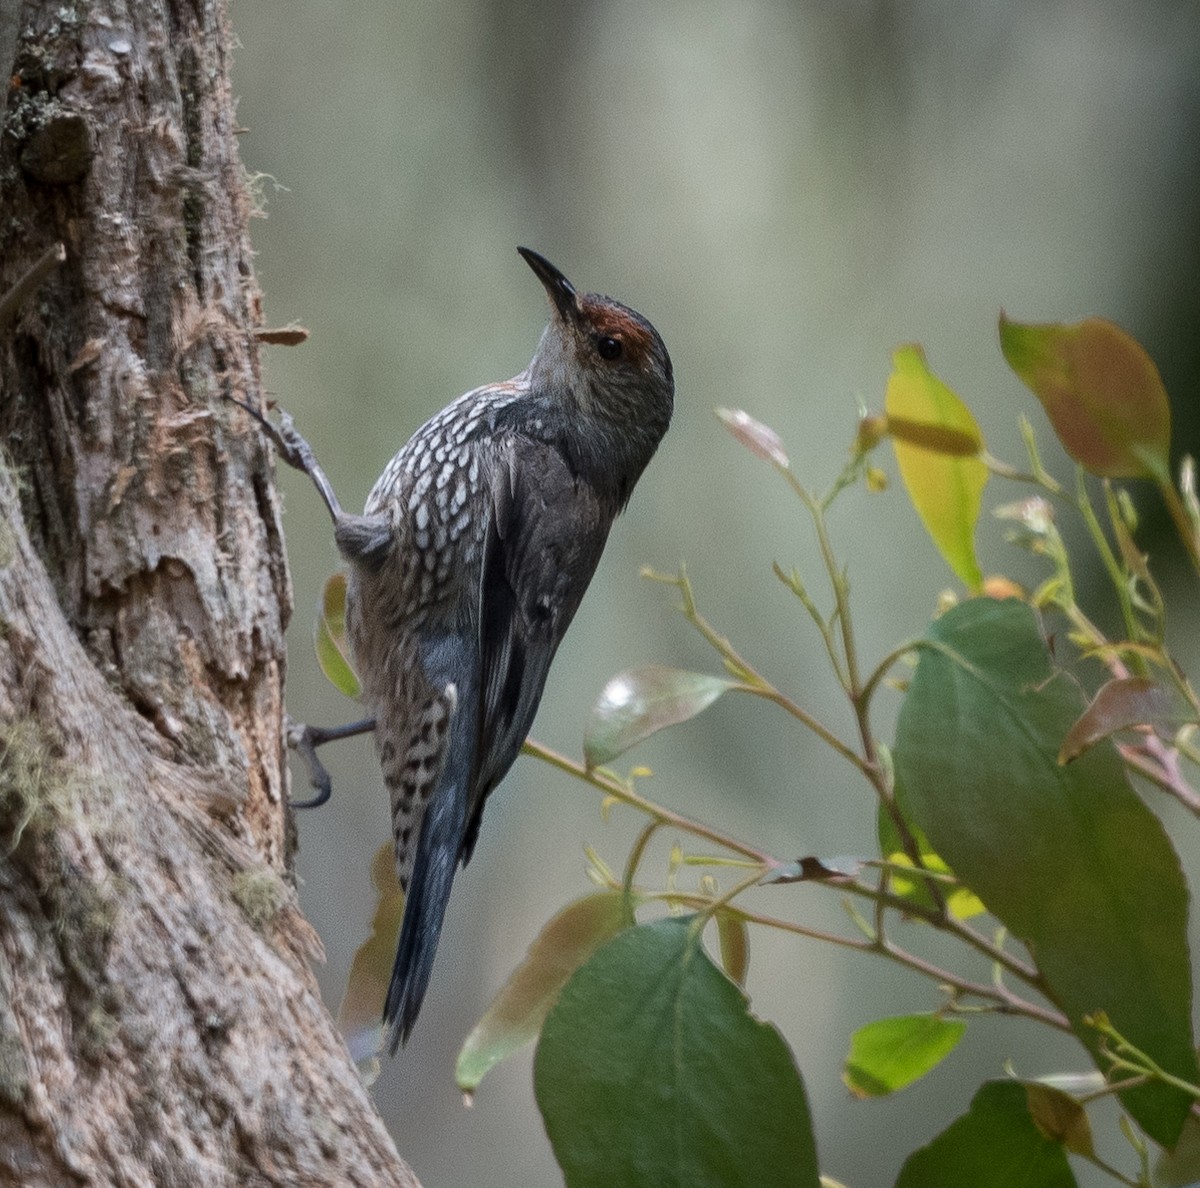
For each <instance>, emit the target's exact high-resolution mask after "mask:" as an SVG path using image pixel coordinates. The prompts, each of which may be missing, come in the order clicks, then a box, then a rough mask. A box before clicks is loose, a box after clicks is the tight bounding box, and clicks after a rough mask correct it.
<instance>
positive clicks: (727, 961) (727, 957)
mask: <svg viewBox="0 0 1200 1188" xmlns="http://www.w3.org/2000/svg"><path fill="white" fill-rule="evenodd" d="M716 916H717V940H718V942H719V944H720V946H721V964H722V965H723V966H724V967H725V972H726V973H727V974H728V975H729V976H730V977H731V978H732V979H733V980H734V981H735V982H737V984H738V985H739V986H741V987H743V988H745V985H746V971H747V970H748V969H749V968H750V930H749V928H747V927H746V918H745V917H744V916H740V915H738V914H737V913H736V912H731V911H729V909H728V908H721V909H720V911H718V912H717V914H716Z"/></svg>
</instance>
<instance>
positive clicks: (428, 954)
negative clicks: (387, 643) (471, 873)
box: [383, 685, 473, 1055]
mask: <svg viewBox="0 0 1200 1188" xmlns="http://www.w3.org/2000/svg"><path fill="white" fill-rule="evenodd" d="M444 698H445V700H446V701H448V703H449V708H450V717H451V721H450V729H449V738H448V740H447V746H446V753H445V759H444V762H443V763H442V764H441V770H440V773H439V774H438V775H437V778H436V781H435V783H434V786H433V789H432V792H431V793H430V794H429V796H428V806H427V807H426V809H425V812H424V814H423V815H422V817H421V821H420V827H419V832H418V836H417V848H416V855H415V858H414V860H413V865H412V871H411V875H410V877H409V878H408V880H407V887H406V890H405V902H404V920H403V922H402V924H401V926H400V944H399V947H398V949H397V951H396V961H395V964H394V965H393V966H392V977H391V982H390V983H389V985H388V993H387V1001H386V1004H385V1006H384V1011H383V1021H384V1025H385V1026H386V1027H387V1028H388V1032H389V1034H388V1049H389V1051H390V1052H391V1053H392V1054H393V1055H395V1053H396V1049H397V1048H399V1046H400V1045H401V1044H403V1043H404V1042H405V1041H406V1040H407V1039H408V1036H409V1033H410V1032H411V1031H412V1028H413V1024H414V1023H415V1022H416V1021H417V1015H418V1014H419V1013H420V1010H421V1003H422V1001H423V1000H424V998H425V991H426V990H427V989H428V988H429V978H430V975H431V973H432V972H433V959H434V955H435V954H436V953H437V947H438V939H439V938H440V936H441V933H442V920H443V918H444V917H445V914H446V905H447V904H448V903H449V902H450V888H451V886H452V885H453V883H454V875H455V873H456V871H457V868H458V862H459V856H460V854H461V851H462V841H463V835H464V832H465V830H466V822H467V812H468V801H469V796H470V780H471V765H472V755H473V746H472V740H471V738H470V736H469V733H468V732H469V729H470V720H471V715H470V713H469V712H464V710H466V709H467V707H465V706H463V705H462V704H461V701H460V699H459V698H457V697H456V694H455V688H454V686H453V685H449V686H447V688H446V692H445V694H444ZM464 734H466V735H467V736H466V737H464Z"/></svg>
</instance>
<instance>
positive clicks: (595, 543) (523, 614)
mask: <svg viewBox="0 0 1200 1188" xmlns="http://www.w3.org/2000/svg"><path fill="white" fill-rule="evenodd" d="M491 495H492V500H491V503H492V506H491V515H490V517H489V524H488V531H487V535H486V539H485V542H484V559H483V568H482V575H481V579H480V589H479V650H480V657H481V674H480V675H481V680H480V697H479V709H478V715H479V717H478V721H479V734H478V744H477V747H476V752H475V765H474V774H473V777H472V780H471V793H472V795H471V815H470V820H469V823H468V828H467V833H466V836H465V837H464V841H463V861H464V862H465V861H466V860H467V859H468V858H469V857H470V854H471V850H472V848H473V847H474V843H475V835H476V832H477V831H478V825H479V816H480V813H481V811H482V808H483V801H484V799H485V798H486V796H487V794H488V793H489V792H490V791H491V790H492V789H493V788H494V787H495V786H496V784H498V783H499V782H500V780H501V779H502V778H503V777H504V774H505V773H506V772H507V771H508V769H509V768H510V767H511V766H512V764H513V761H514V760H515V759H516V757H517V754H518V752H519V751H520V749H521V744H522V743H523V742H524V741H525V736H526V735H527V734H528V733H529V728H530V726H531V724H532V723H533V717H534V714H535V713H536V712H537V707H538V702H539V701H541V697H542V689H543V687H544V686H545V684H546V674H547V672H548V671H549V668H550V661H551V660H552V659H553V658H554V653H555V651H556V650H557V648H558V645H559V643H560V642H561V641H562V638H563V635H564V634H565V633H566V630H567V627H568V626H569V625H570V622H571V619H572V618H573V617H574V615H575V611H576V610H577V609H578V607H579V603H580V600H581V599H582V598H583V594H584V591H585V590H586V589H587V586H588V583H589V582H590V581H591V578H592V574H593V573H594V572H595V569H596V565H597V563H598V562H599V560H600V554H601V553H602V552H603V550H604V543H605V540H606V539H607V537H608V530H609V527H610V525H611V524H612V520H613V514H614V512H615V508H614V509H610V508H607V507H606V506H605V505H604V504H603V503H602V501H601V500H600V498H599V497H598V496H597V495H596V493H595V491H594V490H593V489H592V488H591V487H590V486H589V485H588V484H586V483H583V482H581V481H580V480H579V479H578V478H577V477H576V475H574V474H573V473H572V472H571V470H570V468H569V466H568V465H567V462H566V460H565V459H564V457H563V455H562V453H561V452H560V451H559V450H558V449H556V448H555V447H554V446H553V445H550V444H547V443H545V442H539V441H533V440H531V439H529V438H526V437H520V436H515V435H514V436H513V437H510V438H507V439H505V440H504V441H503V442H502V443H501V444H500V448H499V449H498V451H497V453H496V455H495V457H494V460H493V466H492V468H491Z"/></svg>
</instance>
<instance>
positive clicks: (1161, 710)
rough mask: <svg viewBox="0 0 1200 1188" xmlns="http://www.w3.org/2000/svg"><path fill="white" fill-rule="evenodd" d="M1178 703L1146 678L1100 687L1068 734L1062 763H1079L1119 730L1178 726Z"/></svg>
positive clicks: (1121, 679) (1120, 680)
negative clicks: (1167, 725) (1096, 745)
mask: <svg viewBox="0 0 1200 1188" xmlns="http://www.w3.org/2000/svg"><path fill="white" fill-rule="evenodd" d="M1179 721H1180V717H1179V714H1178V712H1177V710H1176V707H1175V703H1174V701H1173V700H1172V698H1171V696H1170V694H1169V693H1167V691H1166V690H1165V689H1162V688H1160V687H1159V686H1158V685H1156V684H1155V683H1154V682H1153V681H1152V680H1149V679H1147V678H1146V677H1119V678H1115V679H1113V680H1111V681H1109V682H1108V683H1107V684H1105V685H1103V686H1101V689H1100V692H1099V693H1097V694H1096V696H1095V698H1093V700H1092V703H1091V705H1089V706H1088V707H1087V709H1085V710H1084V711H1083V713H1082V714H1080V715H1079V717H1078V718H1077V719H1076V721H1075V724H1074V725H1073V726H1072V727H1071V729H1070V730H1069V731H1067V737H1066V738H1064V739H1063V743H1062V749H1061V750H1060V751H1059V752H1058V761H1059V763H1070V762H1071V760H1072V759H1078V758H1079V756H1080V755H1082V754H1083V752H1084V751H1086V750H1087V749H1088V748H1089V747H1091V746H1094V745H1095V744H1096V743H1098V742H1099V741H1100V740H1101V739H1104V738H1108V736H1109V735H1110V734H1115V733H1116V732H1117V731H1118V730H1128V729H1129V728H1130V727H1131V726H1145V725H1149V724H1153V723H1171V724H1174V723H1178V722H1179Z"/></svg>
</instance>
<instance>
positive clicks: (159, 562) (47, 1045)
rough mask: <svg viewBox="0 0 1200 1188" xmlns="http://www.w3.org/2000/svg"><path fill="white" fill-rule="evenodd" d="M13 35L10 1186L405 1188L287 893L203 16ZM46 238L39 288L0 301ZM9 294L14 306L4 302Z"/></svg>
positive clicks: (191, 10) (251, 286) (38, 9)
mask: <svg viewBox="0 0 1200 1188" xmlns="http://www.w3.org/2000/svg"><path fill="white" fill-rule="evenodd" d="M15 11H16V13H17V16H16V19H15V20H13V19H12V16H13V12H14V9H13V8H12V7H11V6H10V5H8V4H6V6H5V16H4V19H3V20H0V68H3V78H4V80H5V82H4V86H5V95H4V107H3V113H2V114H3V123H2V126H0V431H2V436H0V442H2V451H0V1183H13V1184H22V1185H30V1186H35V1185H56V1186H57V1185H64V1184H121V1185H127V1184H128V1185H134V1184H139V1185H140V1184H166V1185H176V1184H178V1185H199V1184H204V1185H206V1186H207V1185H234V1184H238V1185H245V1184H251V1185H253V1184H288V1185H294V1184H339V1185H340V1184H361V1185H376V1184H412V1183H415V1181H414V1180H413V1179H412V1178H411V1175H410V1173H409V1172H408V1171H407V1169H406V1168H405V1167H404V1165H403V1164H402V1163H401V1161H400V1160H399V1158H398V1157H397V1155H396V1152H395V1149H394V1147H393V1145H392V1142H391V1140H390V1138H389V1137H388V1135H387V1133H386V1131H385V1130H384V1127H383V1125H382V1123H381V1122H380V1120H379V1118H378V1115H377V1114H376V1112H375V1110H374V1107H373V1105H372V1103H371V1101H370V1099H369V1097H368V1095H367V1094H366V1092H365V1090H364V1089H363V1087H362V1085H361V1083H360V1081H359V1078H358V1076H357V1074H356V1072H355V1070H354V1068H353V1065H352V1064H351V1062H350V1060H349V1057H348V1055H347V1053H346V1050H345V1047H344V1046H343V1044H342V1042H341V1040H340V1038H339V1037H338V1035H337V1033H336V1031H335V1030H334V1028H333V1026H332V1023H331V1021H330V1019H329V1016H328V1014H327V1012H326V1011H325V1009H324V1008H323V1006H322V1004H321V1001H320V998H319V996H318V993H317V989H316V985H315V982H314V980H313V978H312V976H311V973H310V970H309V966H308V962H309V960H310V959H311V958H312V957H314V956H316V955H318V954H319V951H320V945H319V941H318V940H317V938H316V936H315V935H314V934H313V933H312V931H311V929H310V928H309V927H308V925H307V924H306V923H305V921H304V920H303V919H302V917H301V916H300V914H299V911H298V910H297V907H296V902H295V895H294V890H293V887H292V885H291V881H290V874H289V835H288V831H287V824H286V822H287V811H286V806H285V801H286V796H287V776H286V765H285V746H284V715H283V679H284V645H283V629H284V627H285V625H286V618H287V615H288V613H289V608H290V598H291V596H290V587H289V580H288V574H287V567H286V564H285V558H284V551H283V539H282V534H281V530H280V524H279V508H278V503H277V499H276V496H275V492H274V487H273V479H272V471H271V458H270V456H269V453H268V451H267V449H266V448H265V444H264V442H263V439H262V437H261V435H260V434H259V433H258V432H257V431H256V429H255V427H254V426H253V424H252V423H251V422H250V421H249V419H248V418H247V417H246V416H245V415H244V414H243V413H241V412H240V411H239V410H238V409H237V408H236V407H235V406H234V405H232V404H231V403H229V401H228V400H227V399H226V397H229V396H233V397H236V398H238V399H240V400H244V401H247V402H249V403H257V402H259V401H260V400H261V392H260V389H259V374H258V351H257V343H256V340H255V328H256V327H257V326H258V325H259V322H260V320H261V319H260V298H259V293H258V290H257V288H256V285H255V282H254V276H253V270H252V267H251V255H250V248H249V241H248V238H247V233H246V224H247V219H248V217H249V215H250V213H251V205H252V199H251V196H250V192H249V189H248V187H247V184H246V179H245V176H244V174H243V171H242V167H241V164H240V162H239V159H238V155H237V151H236V146H235V140H234V133H235V128H234V126H233V108H232V103H231V98H230V92H229V81H228V36H227V30H226V27H225V10H224V4H223V3H222V0H194V2H188V0H159V2H157V3H155V2H151V0H127V2H125V3H122V2H121V0H91V2H90V3H88V4H75V5H73V4H71V3H69V2H68V3H65V4H64V3H60V2H43V0H25V3H24V4H23V5H22V4H17V5H16V8H15ZM56 241H61V242H62V243H63V244H64V245H65V248H66V258H65V261H64V262H63V263H62V264H60V265H58V266H57V267H54V268H52V269H51V270H50V271H49V274H48V275H47V276H46V278H45V279H44V281H43V282H42V283H41V284H40V286H39V287H38V288H37V289H36V291H35V292H33V293H32V295H30V296H27V297H26V298H25V299H24V300H22V301H21V302H20V303H19V304H17V305H16V306H15V308H11V307H10V308H5V307H4V304H3V294H5V293H6V292H8V291H9V289H10V287H11V286H12V285H13V284H14V282H16V281H17V279H18V277H19V276H20V275H21V274H22V273H23V272H24V271H25V270H26V269H27V268H29V266H30V265H32V264H33V263H34V262H35V261H36V260H38V258H39V257H41V256H42V255H43V254H44V253H45V252H46V250H47V249H48V248H49V247H51V246H52V245H53V244H54V243H55V242H56ZM10 306H11V303H10Z"/></svg>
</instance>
